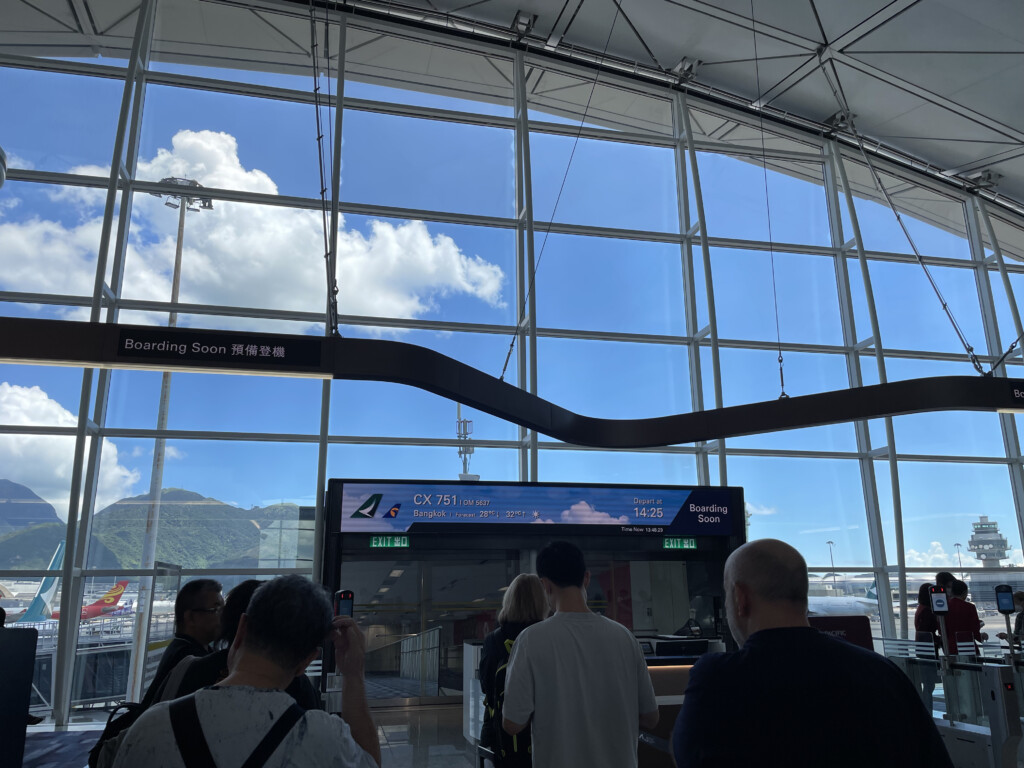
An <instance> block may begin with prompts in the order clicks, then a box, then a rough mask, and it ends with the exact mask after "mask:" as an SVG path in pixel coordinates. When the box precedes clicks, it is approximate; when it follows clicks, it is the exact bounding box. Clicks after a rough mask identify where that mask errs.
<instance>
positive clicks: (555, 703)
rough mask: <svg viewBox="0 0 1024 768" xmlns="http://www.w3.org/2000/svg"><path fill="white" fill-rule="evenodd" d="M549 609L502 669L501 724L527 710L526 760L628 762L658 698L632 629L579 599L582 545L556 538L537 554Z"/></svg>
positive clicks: (512, 729) (633, 760)
mask: <svg viewBox="0 0 1024 768" xmlns="http://www.w3.org/2000/svg"><path fill="white" fill-rule="evenodd" d="M537 575H538V576H540V578H541V583H542V584H543V585H544V591H545V593H546V594H547V598H548V605H549V606H550V607H551V608H552V610H553V611H554V615H553V616H552V617H551V618H550V619H547V620H545V621H542V622H540V623H538V624H534V625H532V626H530V627H527V628H526V629H525V630H523V632H522V634H520V635H519V637H518V638H517V639H516V642H515V645H513V646H512V655H511V657H510V659H509V662H508V671H507V673H506V677H505V702H504V708H503V720H502V726H503V727H504V728H505V730H506V731H507V732H508V733H510V734H513V735H514V734H516V733H519V732H520V731H521V730H523V729H524V728H525V727H526V726H527V724H528V723H530V718H531V717H532V718H533V722H532V737H533V765H534V768H564V767H565V766H576V765H580V766H583V765H585V766H587V768H629V766H636V764H637V752H636V750H637V738H638V737H639V735H640V728H641V727H642V728H645V729H648V730H649V729H651V728H654V726H656V725H657V724H658V704H657V701H656V700H655V698H654V687H653V686H652V685H651V676H650V674H649V673H648V671H647V664H646V662H645V661H644V655H643V653H642V652H641V650H640V645H639V644H638V643H637V641H636V638H634V637H633V634H632V633H631V632H630V631H629V630H628V629H626V628H625V627H624V626H622V625H621V624H619V623H617V622H614V621H612V620H611V619H607V618H605V617H604V616H599V615H597V614H596V613H593V612H592V611H591V610H590V609H589V608H588V607H587V593H586V589H587V585H588V584H589V583H590V572H589V571H587V570H586V566H585V564H584V562H583V553H582V552H581V551H580V550H579V548H578V547H576V546H575V545H573V544H570V543H569V542H566V541H556V542H553V543H552V544H549V545H547V546H546V547H544V549H542V550H541V551H540V554H538V555H537Z"/></svg>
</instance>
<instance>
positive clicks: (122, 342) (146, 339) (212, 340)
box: [117, 327, 322, 370]
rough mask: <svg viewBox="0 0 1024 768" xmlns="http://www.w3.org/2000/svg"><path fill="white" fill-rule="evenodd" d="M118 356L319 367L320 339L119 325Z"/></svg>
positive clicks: (286, 367)
mask: <svg viewBox="0 0 1024 768" xmlns="http://www.w3.org/2000/svg"><path fill="white" fill-rule="evenodd" d="M117 356H118V357H119V358H131V359H133V360H147V361H151V362H156V363H167V364H170V365H176V364H189V365H195V364H199V365H203V364H206V365H225V366H226V367H231V368H249V369H257V370H258V369H261V368H262V369H267V370H295V369H299V370H301V369H305V368H315V369H319V367H320V364H321V356H322V339H319V338H316V337H313V336H310V337H308V338H307V337H303V336H285V335H275V334H262V333H241V332H240V333H231V332H220V331H193V330H189V329H183V328H139V327H131V328H125V327H122V328H120V329H119V331H118V337H117Z"/></svg>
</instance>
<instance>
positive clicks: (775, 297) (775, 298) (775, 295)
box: [705, 0, 789, 400]
mask: <svg viewBox="0 0 1024 768" xmlns="http://www.w3.org/2000/svg"><path fill="white" fill-rule="evenodd" d="M750 32H751V35H752V37H753V39H754V77H755V79H756V81H757V85H756V87H757V100H758V101H760V100H761V96H762V95H763V94H762V93H761V67H760V65H759V64H758V59H757V20H756V19H755V18H754V0H750ZM757 116H758V121H759V126H758V127H759V133H760V134H761V168H762V170H763V171H764V207H765V211H766V213H767V216H768V258H769V261H770V263H771V268H772V302H773V304H774V306H775V341H776V344H778V350H779V388H780V393H779V399H780V400H785V399H786V398H788V397H789V395H787V394H786V377H785V375H784V374H783V371H782V366H783V357H782V331H781V330H780V326H779V292H778V289H777V287H776V284H775V245H774V240H773V238H772V204H771V198H770V197H769V195H768V150H767V149H766V147H765V142H764V110H762V109H758V110H757ZM705 236H706V235H705Z"/></svg>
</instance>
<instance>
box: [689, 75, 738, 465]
mask: <svg viewBox="0 0 1024 768" xmlns="http://www.w3.org/2000/svg"><path fill="white" fill-rule="evenodd" d="M680 100H681V102H682V104H681V106H682V117H683V130H684V131H685V133H686V139H687V142H686V149H687V153H688V155H689V158H690V172H691V174H692V175H693V194H694V201H695V202H696V204H697V221H698V223H699V224H700V250H701V257H702V259H703V263H704V283H705V290H706V292H707V302H708V343H709V345H710V347H711V370H712V375H713V382H714V391H715V408H721V407H722V363H721V359H720V357H719V352H718V319H717V315H716V313H715V291H714V280H713V277H712V270H711V249H710V247H709V245H708V226H707V218H706V217H705V216H704V195H703V193H702V192H701V184H700V168H699V166H698V164H697V152H696V150H695V149H694V146H693V144H692V143H691V142H690V138H692V136H693V128H692V127H691V124H690V105H689V103H688V102H687V99H686V96H685V95H681V96H680ZM698 354H699V352H698ZM718 482H719V484H720V485H728V482H729V480H728V472H727V468H726V451H725V440H721V441H719V458H718Z"/></svg>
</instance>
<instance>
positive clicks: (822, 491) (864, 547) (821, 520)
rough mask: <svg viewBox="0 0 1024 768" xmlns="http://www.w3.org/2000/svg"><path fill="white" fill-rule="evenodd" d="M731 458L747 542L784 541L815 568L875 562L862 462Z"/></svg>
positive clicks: (861, 564)
mask: <svg viewBox="0 0 1024 768" xmlns="http://www.w3.org/2000/svg"><path fill="white" fill-rule="evenodd" d="M728 458H729V484H730V485H739V486H743V489H744V492H743V495H744V500H745V502H746V507H747V523H748V531H747V536H748V540H752V539H760V538H765V537H770V538H777V539H782V540H783V541H785V542H787V543H789V544H791V545H792V546H794V547H796V548H797V549H798V550H799V551H800V553H801V554H802V555H803V556H804V558H805V559H806V560H807V564H808V566H809V567H811V568H812V569H820V568H821V567H822V566H830V565H831V564H832V562H833V561H834V562H835V565H836V566H837V567H850V566H865V567H867V564H868V563H870V562H871V549H870V546H869V545H868V532H867V526H866V521H865V517H864V494H863V491H862V488H861V478H860V469H859V464H858V462H857V461H855V460H849V461H847V460H839V459H788V458H771V457H761V456H757V457H754V456H729V457H728ZM829 541H832V542H833V545H832V547H831V550H832V551H831V553H830V551H829V550H830V547H829V545H828V542H829Z"/></svg>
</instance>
